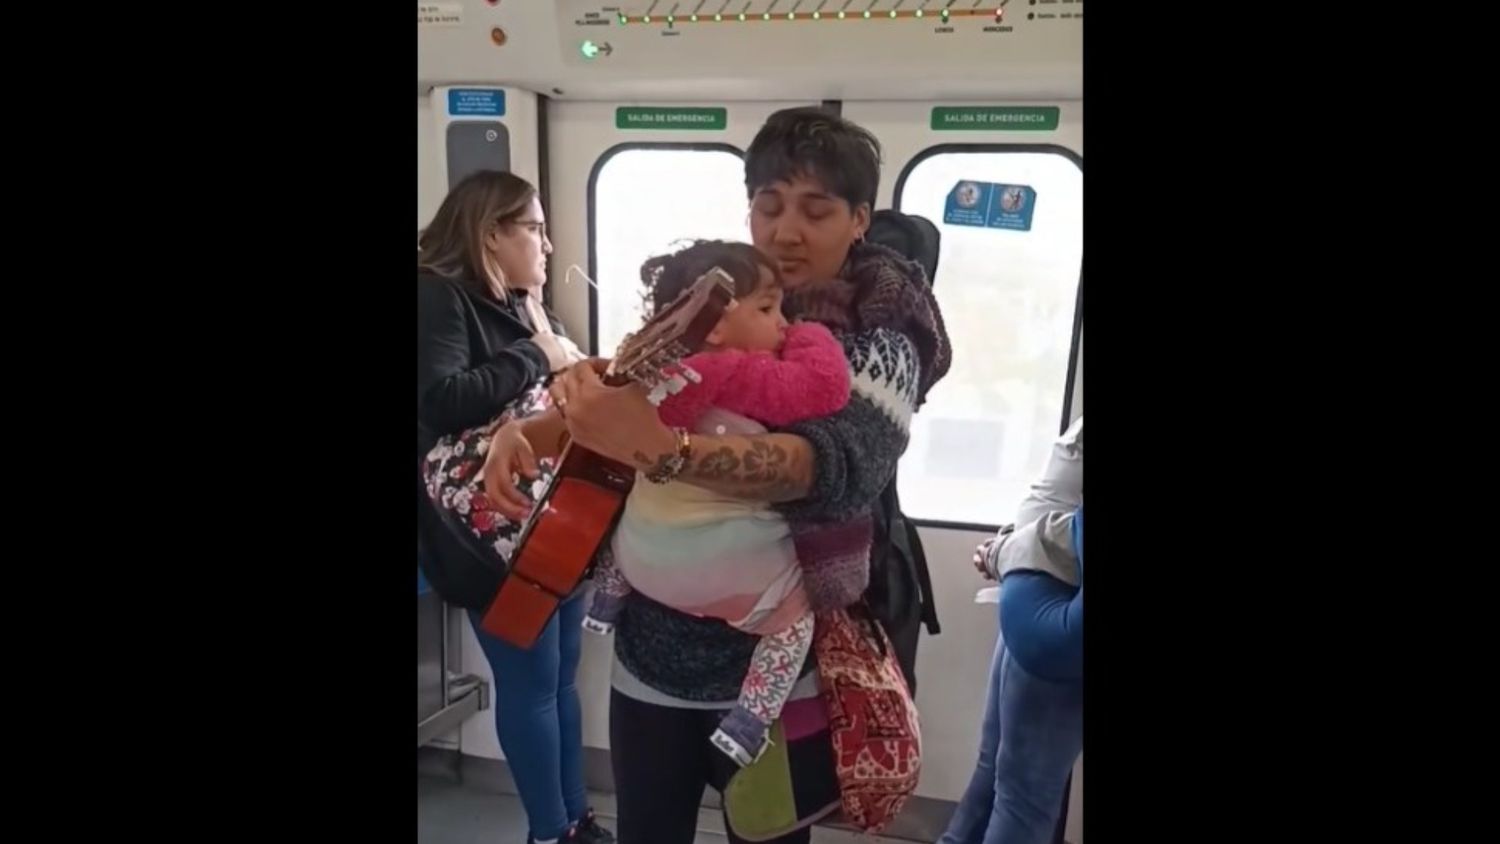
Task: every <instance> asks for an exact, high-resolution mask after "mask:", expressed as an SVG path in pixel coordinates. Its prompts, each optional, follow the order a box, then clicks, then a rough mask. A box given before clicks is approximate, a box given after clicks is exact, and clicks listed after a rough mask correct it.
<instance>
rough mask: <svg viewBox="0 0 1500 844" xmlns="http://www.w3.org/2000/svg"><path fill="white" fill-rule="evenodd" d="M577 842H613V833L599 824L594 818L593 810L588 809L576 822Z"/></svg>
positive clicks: (592, 843)
mask: <svg viewBox="0 0 1500 844" xmlns="http://www.w3.org/2000/svg"><path fill="white" fill-rule="evenodd" d="M578 844H615V834H614V833H613V832H610V831H609V830H607V829H605V828H604V827H602V826H600V825H599V821H597V820H595V818H594V810H593V809H590V810H588V811H587V812H584V813H583V820H581V821H579V822H578Z"/></svg>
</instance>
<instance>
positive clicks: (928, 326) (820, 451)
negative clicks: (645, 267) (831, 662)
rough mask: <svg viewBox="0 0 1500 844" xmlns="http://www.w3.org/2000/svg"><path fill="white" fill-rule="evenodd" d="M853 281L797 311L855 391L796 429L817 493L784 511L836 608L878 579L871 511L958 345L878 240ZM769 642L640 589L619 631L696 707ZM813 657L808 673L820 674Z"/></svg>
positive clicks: (663, 682) (660, 679)
mask: <svg viewBox="0 0 1500 844" xmlns="http://www.w3.org/2000/svg"><path fill="white" fill-rule="evenodd" d="M840 275H841V278H840V279H838V280H833V281H830V282H825V283H821V284H815V285H812V286H810V287H807V288H804V289H799V290H797V291H795V292H794V293H793V294H792V295H790V296H789V297H788V300H787V311H788V315H790V316H793V317H798V318H803V319H809V320H814V321H817V322H821V323H823V324H824V325H827V326H828V327H829V329H830V330H832V331H833V332H834V334H835V336H837V337H838V338H839V339H840V341H841V342H842V343H843V346H844V352H845V355H846V356H847V357H848V359H849V373H850V384H851V388H852V389H851V394H850V397H849V403H848V404H846V405H845V406H844V409H843V410H841V411H839V412H838V413H835V414H834V415H832V416H827V417H823V418H820V419H814V420H810V421H807V422H802V423H798V424H795V425H792V426H789V427H788V428H787V429H786V431H787V432H788V433H793V434H797V435H798V436H801V437H803V438H804V439H806V440H807V441H808V442H809V443H810V444H811V446H812V449H813V452H814V455H815V466H816V475H815V477H814V478H813V485H812V488H811V490H810V491H809V492H808V494H807V496H806V497H804V498H802V499H801V500H798V501H794V502H790V503H788V504H785V505H780V506H779V507H778V509H779V510H780V511H781V512H783V513H784V514H785V515H786V516H787V518H788V519H789V520H790V521H791V523H792V530H793V538H794V541H795V542H796V543H797V553H798V558H799V561H801V562H802V564H803V573H804V577H805V580H806V585H807V588H808V591H809V597H810V598H811V597H812V596H813V595H814V594H816V595H818V596H819V598H818V600H819V602H820V604H822V605H824V606H825V607H826V606H827V604H828V603H829V602H830V601H834V602H835V603H837V602H839V601H842V602H843V603H842V604H837V605H846V604H847V603H850V602H852V600H854V599H857V598H858V597H859V596H860V594H861V593H862V592H863V591H864V585H865V584H866V583H868V580H869V565H870V542H871V536H872V528H871V512H872V508H873V507H874V504H875V501H876V499H877V498H878V497H879V496H880V493H881V491H882V490H884V489H885V487H886V486H887V485H888V484H889V483H890V481H891V479H892V478H893V477H894V476H895V473H896V463H897V461H899V460H900V458H901V455H902V453H903V452H904V451H905V450H906V444H907V440H908V438H909V432H910V424H911V417H912V414H913V413H915V412H916V410H917V408H918V407H920V406H921V404H922V403H923V402H924V401H925V399H926V396H927V391H928V390H929V389H931V387H932V385H933V384H935V383H936V382H937V381H938V380H939V379H940V378H942V376H943V375H944V374H946V373H947V371H948V365H949V362H950V358H951V349H950V346H949V344H948V337H947V333H946V332H945V331H944V329H943V322H942V317H941V314H940V313H939V311H938V307H937V301H936V300H935V299H934V298H933V296H932V291H931V288H930V287H929V285H928V284H927V280H926V277H925V273H924V272H923V271H922V269H921V267H920V266H919V265H917V264H916V263H914V262H912V261H908V260H906V259H904V258H902V257H901V256H900V255H899V254H897V253H896V252H894V251H892V250H890V249H888V248H886V247H884V246H880V245H877V244H871V243H861V244H859V245H857V246H855V247H854V249H852V250H851V251H850V257H849V260H848V262H847V263H846V264H845V267H844V270H843V271H842V273H841V274H840ZM757 641H758V637H755V636H752V635H749V634H747V633H742V632H740V631H738V630H735V629H734V628H732V627H730V626H729V625H728V624H725V623H724V622H722V621H719V620H716V619H707V618H697V617H694V616H691V615H688V614H686V613H681V612H677V611H676V610H673V609H671V608H669V607H666V606H663V605H661V604H658V603H656V602H654V601H651V600H650V599H648V598H645V597H644V596H642V595H640V594H639V593H633V594H632V595H631V596H630V598H629V599H628V600H627V602H626V606H625V610H624V612H623V613H622V614H621V616H620V619H619V622H618V624H617V626H616V628H615V656H616V658H617V659H619V660H620V664H621V666H622V667H624V668H625V669H626V670H627V671H629V672H630V673H631V674H632V675H634V676H635V677H636V678H638V679H639V680H640V681H641V682H643V683H645V684H646V685H647V686H650V687H651V688H653V689H656V690H658V691H660V692H662V693H664V694H666V695H669V696H672V697H675V698H678V699H680V700H689V701H724V700H734V699H735V698H736V696H737V695H738V694H739V690H740V684H741V682H742V681H743V679H744V676H745V672H746V671H747V670H748V668H749V665H750V658H751V654H752V652H753V651H754V649H755V645H756V642H757ZM812 667H813V660H809V661H808V663H807V665H806V666H804V672H806V671H808V670H811V669H812Z"/></svg>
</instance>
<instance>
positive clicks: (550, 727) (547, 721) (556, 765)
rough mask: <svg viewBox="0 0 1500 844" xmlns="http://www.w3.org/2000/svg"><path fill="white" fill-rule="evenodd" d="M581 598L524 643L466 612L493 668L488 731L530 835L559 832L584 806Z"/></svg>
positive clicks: (567, 604) (551, 835) (555, 835)
mask: <svg viewBox="0 0 1500 844" xmlns="http://www.w3.org/2000/svg"><path fill="white" fill-rule="evenodd" d="M583 603H584V602H583V599H582V596H581V595H575V596H574V597H573V598H571V599H569V600H568V601H566V602H564V603H563V605H562V607H561V608H560V609H559V610H558V612H557V614H556V615H555V616H553V617H552V621H550V622H548V624H547V629H546V630H545V631H543V632H542V635H541V637H540V638H538V639H537V641H536V644H535V645H533V646H532V647H531V649H530V650H524V651H523V650H520V649H518V648H514V647H512V646H510V645H508V644H506V643H505V642H502V641H500V640H499V639H496V638H495V637H493V636H491V635H489V634H488V633H485V632H484V630H483V629H482V628H481V627H480V626H479V620H480V616H479V615H478V614H476V613H471V614H470V619H471V620H472V621H473V624H474V634H475V635H476V636H478V638H479V646H480V647H481V648H482V649H483V650H484V656H485V659H487V660H489V663H490V670H491V671H493V672H494V674H495V732H496V733H498V734H499V737H500V749H501V750H503V751H504V752H505V758H506V760H507V761H508V762H509V763H510V773H511V776H513V777H514V778H515V780H516V790H518V791H520V792H521V805H522V806H524V807H525V808H526V820H527V822H528V823H529V824H530V826H531V837H533V838H540V839H548V838H559V837H561V836H562V834H563V833H564V832H566V831H567V830H568V827H569V825H570V824H574V823H577V822H578V821H580V820H582V819H583V813H584V812H585V811H586V810H587V808H588V796H587V794H586V792H585V791H584V787H583V710H582V707H581V705H580V704H579V702H578V683H577V679H576V678H577V675H578V657H579V653H580V649H581V646H582V644H581V641H580V640H581V636H582V633H583V628H582V624H583Z"/></svg>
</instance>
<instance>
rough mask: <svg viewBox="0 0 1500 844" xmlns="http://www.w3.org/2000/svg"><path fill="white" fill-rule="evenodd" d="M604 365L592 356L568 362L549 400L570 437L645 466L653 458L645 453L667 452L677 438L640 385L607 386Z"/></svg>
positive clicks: (629, 462)
mask: <svg viewBox="0 0 1500 844" xmlns="http://www.w3.org/2000/svg"><path fill="white" fill-rule="evenodd" d="M607 366H608V361H602V360H598V359H594V360H588V361H584V362H582V363H577V364H574V365H573V366H572V367H570V368H569V369H568V370H567V371H566V372H564V373H562V374H561V375H559V376H557V377H556V378H555V379H553V382H552V387H551V390H552V400H553V401H554V402H555V403H556V404H557V407H558V408H559V409H560V410H561V411H562V414H563V419H565V420H566V421H567V423H568V433H569V434H571V435H572V437H573V442H575V443H577V444H578V445H580V446H582V447H584V448H586V449H588V450H590V451H593V452H595V453H597V454H600V455H602V456H604V457H608V458H610V459H612V460H617V461H619V462H621V463H625V464H627V465H631V466H635V467H637V468H640V469H646V468H649V467H650V466H652V465H653V464H654V463H655V460H656V458H654V457H651V456H650V455H657V454H663V453H667V454H670V453H672V452H673V451H674V450H675V449H676V447H677V446H676V442H677V437H676V435H674V434H673V433H672V431H671V429H670V428H668V427H667V426H666V425H663V424H662V422H661V419H660V417H658V416H657V411H656V407H655V406H654V405H652V404H651V401H650V399H648V398H647V392H646V388H645V387H644V386H642V385H640V384H636V383H630V384H627V385H625V386H622V387H610V386H608V385H606V384H605V383H604V381H603V380H601V379H600V377H599V373H600V372H602V371H603V370H604V369H605V368H606V367H607Z"/></svg>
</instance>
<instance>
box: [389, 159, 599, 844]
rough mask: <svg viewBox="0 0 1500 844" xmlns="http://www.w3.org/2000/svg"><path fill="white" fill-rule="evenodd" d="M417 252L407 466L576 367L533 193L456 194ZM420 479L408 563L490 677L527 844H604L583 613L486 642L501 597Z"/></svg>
mask: <svg viewBox="0 0 1500 844" xmlns="http://www.w3.org/2000/svg"><path fill="white" fill-rule="evenodd" d="M417 246H418V251H417V455H418V465H419V466H420V461H421V459H422V458H423V457H424V456H425V455H427V453H428V452H430V451H431V450H432V449H433V447H434V446H435V445H436V444H437V441H438V440H439V439H440V438H442V437H445V436H448V435H450V434H457V433H460V432H462V431H465V430H468V429H470V428H473V427H476V426H478V425H483V424H485V423H487V422H489V421H491V420H494V419H495V418H496V417H498V416H500V415H501V413H502V412H503V411H504V410H506V409H507V408H510V407H512V406H513V404H515V403H516V402H517V400H518V399H521V398H523V397H525V396H527V395H528V394H532V393H538V394H539V391H538V387H539V386H540V385H541V384H542V383H543V381H544V380H545V379H546V377H547V376H548V374H549V373H551V372H554V371H557V370H560V369H563V368H564V367H566V366H568V365H569V364H571V363H573V362H575V361H578V360H582V359H583V355H582V353H580V352H579V350H578V347H577V346H575V345H574V344H573V343H572V342H570V341H569V340H568V339H567V337H566V336H565V335H564V332H563V327H562V324H561V323H560V322H558V320H557V318H556V317H555V316H554V315H552V314H551V313H549V312H548V311H547V309H546V307H545V306H544V305H543V304H542V301H541V291H542V286H543V285H544V284H546V282H547V256H548V255H550V254H551V253H552V243H551V242H550V241H548V240H547V222H546V218H545V217H544V216H543V213H542V204H541V201H540V199H539V197H538V195H537V191H536V188H534V187H532V186H531V184H529V183H528V182H527V181H526V180H525V179H521V178H519V177H517V176H514V175H512V174H510V173H500V172H494V171H481V172H478V173H475V174H473V175H471V176H469V177H467V178H465V179H464V180H463V181H461V182H459V183H458V184H457V185H455V186H454V187H453V189H452V191H450V192H449V194H448V196H447V198H445V199H444V200H443V204H442V206H441V207H440V208H438V211H437V214H436V216H434V217H433V220H432V224H431V225H430V226H428V227H427V229H426V230H424V231H423V232H422V234H421V236H420V238H419V239H418V244H417ZM417 474H418V479H417V502H418V504H417V542H418V549H419V550H418V559H419V561H420V563H421V565H422V568H423V570H424V571H425V573H426V574H427V578H428V580H429V581H430V582H431V583H432V585H433V588H435V589H436V590H437V591H438V593H439V594H440V595H442V597H443V599H444V600H445V601H447V602H448V603H450V604H453V605H455V606H460V607H464V608H465V609H468V610H469V611H470V618H471V621H472V622H473V624H474V633H475V635H476V636H477V637H478V638H479V644H480V646H481V647H482V648H483V650H484V655H485V658H486V659H487V660H488V661H489V664H490V668H491V670H492V671H493V672H494V676H495V684H494V691H495V697H494V700H495V705H494V710H495V729H496V732H497V733H498V735H499V738H500V748H501V749H502V750H503V751H504V752H505V757H506V759H507V760H509V762H510V771H511V775H512V776H514V777H515V781H516V788H517V790H518V791H519V792H520V796H521V803H522V805H523V806H524V807H525V809H526V818H527V822H528V824H529V826H530V828H531V831H530V835H529V840H530V841H531V842H534V844H550V842H558V841H564V842H572V844H612V842H613V841H614V836H613V835H611V834H610V833H609V832H608V831H607V830H605V829H604V828H602V827H601V826H599V824H598V823H597V822H596V821H595V820H594V815H593V813H592V812H591V811H590V810H589V808H588V806H587V805H586V799H587V796H586V792H585V790H584V785H583V715H582V711H581V708H580V704H579V700H578V686H577V683H576V676H577V673H578V659H579V648H580V642H579V639H580V636H581V633H582V627H581V624H582V620H583V609H584V607H583V602H582V600H581V598H580V597H579V596H574V597H573V598H572V599H570V600H568V601H566V602H565V603H564V604H563V605H562V607H561V609H560V610H559V612H558V613H557V614H556V615H555V616H554V617H553V619H552V621H551V623H549V624H548V625H547V628H546V630H545V631H544V632H543V634H542V635H541V637H540V638H539V639H538V640H537V642H536V644H535V645H533V646H532V647H531V648H530V649H527V650H521V649H519V648H515V647H512V646H510V645H508V644H506V643H504V642H502V641H500V640H499V639H496V638H494V637H493V636H490V635H489V634H487V633H485V632H484V630H483V629H482V628H481V627H480V626H479V624H478V620H479V617H478V615H477V613H481V612H483V611H484V609H485V608H486V607H487V606H488V604H489V601H490V599H491V598H493V597H494V595H495V591H496V590H497V589H498V588H499V577H498V575H497V574H496V572H495V570H494V568H493V567H492V566H490V565H488V564H487V563H485V562H484V561H481V560H478V559H476V557H475V555H474V553H473V552H472V551H471V550H470V549H469V548H468V546H466V545H465V544H464V543H462V542H460V541H458V540H457V539H455V538H454V537H453V535H452V534H450V533H448V531H447V528H446V527H445V526H444V525H443V523H442V522H441V521H440V520H439V518H438V515H437V513H436V511H435V510H434V509H433V506H432V504H431V502H430V501H429V499H428V497H427V493H426V490H425V489H424V488H423V484H422V480H421V473H420V470H419V471H418V473H417Z"/></svg>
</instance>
